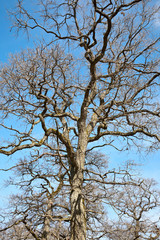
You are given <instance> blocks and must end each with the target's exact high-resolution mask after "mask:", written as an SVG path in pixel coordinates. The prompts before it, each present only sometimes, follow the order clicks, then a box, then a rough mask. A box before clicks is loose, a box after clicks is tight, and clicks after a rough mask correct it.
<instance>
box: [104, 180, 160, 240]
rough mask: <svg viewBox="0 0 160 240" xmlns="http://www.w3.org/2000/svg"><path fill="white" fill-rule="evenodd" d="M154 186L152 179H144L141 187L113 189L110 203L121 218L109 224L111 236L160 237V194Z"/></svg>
mask: <svg viewBox="0 0 160 240" xmlns="http://www.w3.org/2000/svg"><path fill="white" fill-rule="evenodd" d="M154 187H155V182H154V181H153V180H144V181H143V183H142V184H141V187H138V186H127V185H124V186H123V187H121V189H118V188H114V190H113V191H114V192H113V194H112V196H111V195H110V198H109V202H110V205H111V206H112V207H113V208H114V209H115V211H116V213H117V214H118V216H119V220H118V221H117V222H116V221H114V222H112V224H111V225H110V229H109V230H108V233H107V235H108V238H109V239H117V240H118V239H122V240H125V239H126V240H127V239H129V240H136V239H148V240H151V239H152V240H153V239H160V226H159V211H158V210H159V205H160V202H159V197H160V193H159V192H158V191H157V190H156V189H154ZM106 232H107V231H106Z"/></svg>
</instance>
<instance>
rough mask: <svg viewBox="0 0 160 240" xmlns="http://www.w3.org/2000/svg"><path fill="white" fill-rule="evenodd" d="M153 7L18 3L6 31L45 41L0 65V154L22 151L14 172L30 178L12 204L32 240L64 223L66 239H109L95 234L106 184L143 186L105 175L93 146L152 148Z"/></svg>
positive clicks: (116, 0)
mask: <svg viewBox="0 0 160 240" xmlns="http://www.w3.org/2000/svg"><path fill="white" fill-rule="evenodd" d="M158 12H159V7H158V5H155V4H154V1H148V0H146V1H143V0H110V1H103V0H87V1H85V2H84V1H82V0H66V1H65V0H60V1H57V0H54V1H53V0H46V1H41V0H39V1H35V2H34V5H33V6H32V5H31V6H30V5H29V7H27V5H26V2H25V1H21V0H18V2H17V8H16V10H15V11H13V12H12V13H11V16H12V19H13V21H14V22H13V27H15V28H16V29H17V30H18V31H20V30H24V31H27V32H28V34H30V33H31V30H35V29H38V33H39V32H41V31H42V32H44V33H45V34H46V35H44V36H46V38H45V41H43V43H41V44H39V45H38V46H36V47H35V49H27V50H25V51H22V52H20V53H19V54H16V55H13V56H11V58H10V61H9V63H8V64H4V66H2V67H1V69H0V93H1V100H0V114H1V119H2V120H1V123H0V125H1V127H2V128H4V129H6V141H4V142H3V143H2V144H1V146H0V153H1V154H5V155H7V156H10V155H13V154H14V153H16V152H19V153H22V155H21V156H22V157H21V158H20V159H19V160H18V161H17V164H16V165H15V166H13V168H14V169H16V171H19V174H20V175H21V176H22V178H23V177H24V176H25V177H26V178H27V179H25V181H24V185H23V187H22V188H24V189H25V194H27V196H26V198H22V197H20V202H19V197H18V199H17V197H15V199H16V202H17V203H19V206H20V208H22V209H23V207H22V206H23V200H24V202H25V204H24V209H26V210H20V212H21V211H22V212H23V214H20V215H19V210H18V209H17V210H16V214H17V220H16V222H15V224H18V223H23V224H24V225H25V227H26V229H27V231H29V233H30V234H31V235H32V237H34V238H35V239H38V240H39V239H43V240H44V239H45V240H49V239H51V235H50V234H51V233H50V229H56V224H57V223H60V224H61V223H62V222H63V223H64V224H63V227H62V229H63V228H64V229H65V230H63V231H64V232H65V231H67V229H69V230H68V233H67V234H68V236H69V238H70V239H71V240H78V239H79V240H85V239H100V238H103V237H109V236H108V233H107V232H105V231H104V229H103V228H101V229H102V230H101V232H100V233H98V234H99V235H98V236H97V235H96V234H95V235H94V234H92V232H93V227H92V226H93V225H94V224H95V226H97V227H98V226H99V224H100V223H101V222H102V224H101V225H104V223H105V222H106V221H107V219H105V218H104V219H103V221H102V217H101V208H103V207H104V204H103V203H102V202H103V201H102V199H105V198H106V199H107V198H108V197H107V196H108V194H109V193H110V191H109V189H108V186H109V185H110V186H112V187H113V192H114V186H115V185H120V186H123V185H124V186H126V185H132V186H137V187H139V188H141V187H143V184H142V182H141V180H137V181H136V180H135V179H132V177H131V175H130V173H129V171H128V169H124V171H121V170H120V171H111V172H109V171H108V170H107V165H106V163H107V160H105V158H106V157H104V156H103V154H101V153H100V152H99V153H98V152H97V151H99V150H100V149H103V152H104V151H105V153H106V155H107V146H112V147H113V148H114V149H115V150H116V149H120V150H127V149H130V147H131V146H133V145H134V146H136V147H138V148H141V147H148V148H150V149H158V148H159V142H160V135H159V129H160V128H159V127H160V126H159V124H160V121H159V118H160V106H159V76H160V71H159V65H160V58H159V41H160V37H159V36H158V34H157V33H156V31H154V28H155V24H156V17H157V14H158ZM40 30H41V31H40ZM47 36H49V37H47ZM11 121H12V122H11ZM8 136H9V137H8ZM7 138H9V139H7ZM119 141H120V142H119ZM146 143H147V144H146ZM94 150H96V151H94ZM24 155H25V157H24ZM13 156H14V155H13ZM109 176H111V177H109ZM117 176H123V177H120V178H119V177H118V178H117ZM35 180H36V181H35ZM39 181H40V186H39V189H40V192H39V191H37V190H36V192H35V193H33V192H32V191H33V189H32V187H33V186H32V182H35V183H34V184H36V182H37V186H38V183H39ZM18 184H19V183H17V185H18ZM22 184H23V181H22ZM52 184H53V185H52ZM98 189H99V190H98ZM126 191H127V193H128V194H129V192H128V189H127V190H126ZM133 194H134V191H133ZM140 194H141V193H140ZM44 196H45V197H44ZM55 196H56V199H55ZM128 196H129V195H128ZM30 197H31V199H30ZM33 197H34V198H33ZM117 197H118V196H117ZM125 198H126V196H125ZM26 201H27V203H28V204H29V207H28V208H27V203H26ZM54 201H55V202H54ZM60 201H61V202H62V205H61V206H60V205H59V202H60ZM63 201H64V202H63ZM110 201H111V200H110ZM120 203H121V202H120V200H118V205H119V204H120ZM31 204H33V206H34V208H33V212H32V210H31V209H32V208H31V209H30V205H31ZM39 204H40V206H41V207H42V208H44V209H43V210H42V209H41V208H39ZM112 204H114V203H113V202H112ZM118 205H115V208H116V207H117V208H118ZM99 208H100V209H99ZM53 209H54V210H55V212H53ZM94 209H95V213H94ZM30 210H31V212H30ZM44 212H45V214H44ZM35 213H36V214H35ZM54 214H55V215H54ZM98 214H100V215H99V217H98ZM96 215H97V219H96ZM34 216H35V217H36V219H37V220H35V222H36V221H38V224H39V225H38V226H42V225H43V227H42V228H43V232H42V233H41V234H40V233H39V227H38V228H37V229H36V227H37V225H36V226H33V224H31V219H32V220H33V219H34ZM93 219H94V220H93ZM95 219H96V220H95ZM53 222H54V223H55V225H53ZM10 226H12V224H11V225H10ZM59 226H60V225H59ZM34 227H35V228H34ZM29 236H30V235H29ZM110 236H111V235H110ZM147 236H149V235H146V237H147ZM150 236H151V235H150ZM156 236H158V235H156ZM52 237H53V236H52ZM54 237H56V236H54ZM54 237H53V239H54ZM138 237H139V235H138ZM158 237H159V236H158ZM55 239H56V238H55ZM57 239H58V238H57ZM133 239H138V238H133ZM146 239H147V238H146ZM148 239H149V238H148Z"/></svg>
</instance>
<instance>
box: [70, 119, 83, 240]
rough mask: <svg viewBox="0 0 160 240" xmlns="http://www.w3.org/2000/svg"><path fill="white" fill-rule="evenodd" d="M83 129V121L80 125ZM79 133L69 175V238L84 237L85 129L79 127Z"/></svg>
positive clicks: (79, 239)
mask: <svg viewBox="0 0 160 240" xmlns="http://www.w3.org/2000/svg"><path fill="white" fill-rule="evenodd" d="M81 127H82V128H83V129H84V127H85V125H84V122H83V124H82V125H81ZM80 131H81V134H80V137H79V144H78V149H77V156H76V166H74V167H72V170H71V177H72V184H71V196H70V201H71V240H85V239H86V211H85V204H84V197H83V194H82V187H83V171H84V164H85V151H86V146H87V134H86V131H84V130H82V129H81V128H80Z"/></svg>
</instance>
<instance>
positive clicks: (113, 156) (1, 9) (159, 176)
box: [0, 0, 160, 200]
mask: <svg viewBox="0 0 160 240" xmlns="http://www.w3.org/2000/svg"><path fill="white" fill-rule="evenodd" d="M16 2H17V0H1V4H0V31H1V34H0V62H2V63H4V62H6V61H7V58H8V56H9V54H10V53H16V52H19V51H20V50H21V49H25V48H27V47H30V46H33V44H32V42H31V41H29V40H28V39H27V36H25V35H23V34H20V35H19V36H17V37H16V33H15V32H14V31H13V30H12V31H10V28H11V22H10V20H9V17H8V14H7V9H13V8H14V6H15V5H16ZM156 29H157V31H159V30H160V25H159V27H158V25H157V28H156ZM3 134H4V132H3V133H2V132H0V137H1V138H2V135H3ZM107 155H109V162H110V164H109V166H110V168H113V167H116V166H117V165H119V164H120V163H122V162H124V161H125V160H127V159H129V160H135V161H137V162H138V163H141V164H144V165H143V166H141V167H140V169H141V170H142V174H143V175H144V176H145V177H151V178H155V179H156V180H157V181H158V182H159V183H160V150H159V151H155V152H153V153H151V154H146V153H143V152H142V153H141V154H136V153H135V152H134V153H133V151H132V152H116V151H114V150H113V149H110V150H109V152H107ZM8 164H9V162H8V158H7V157H4V156H2V155H1V156H0V168H4V167H7V166H8ZM7 176H8V174H7V173H1V178H0V180H1V187H0V190H1V197H2V198H3V200H4V199H5V195H6V193H8V190H5V188H4V187H3V182H2V179H6V178H7ZM2 190H3V191H2Z"/></svg>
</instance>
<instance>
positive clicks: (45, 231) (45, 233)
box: [41, 198, 52, 240]
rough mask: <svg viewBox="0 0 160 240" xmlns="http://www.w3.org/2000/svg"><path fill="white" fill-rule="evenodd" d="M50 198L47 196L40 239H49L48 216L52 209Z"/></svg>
mask: <svg viewBox="0 0 160 240" xmlns="http://www.w3.org/2000/svg"><path fill="white" fill-rule="evenodd" d="M51 206H52V199H50V198H48V203H47V210H46V216H45V217H44V223H43V224H44V225H43V233H42V238H41V240H49V239H50V216H51V209H52V207H51Z"/></svg>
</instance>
